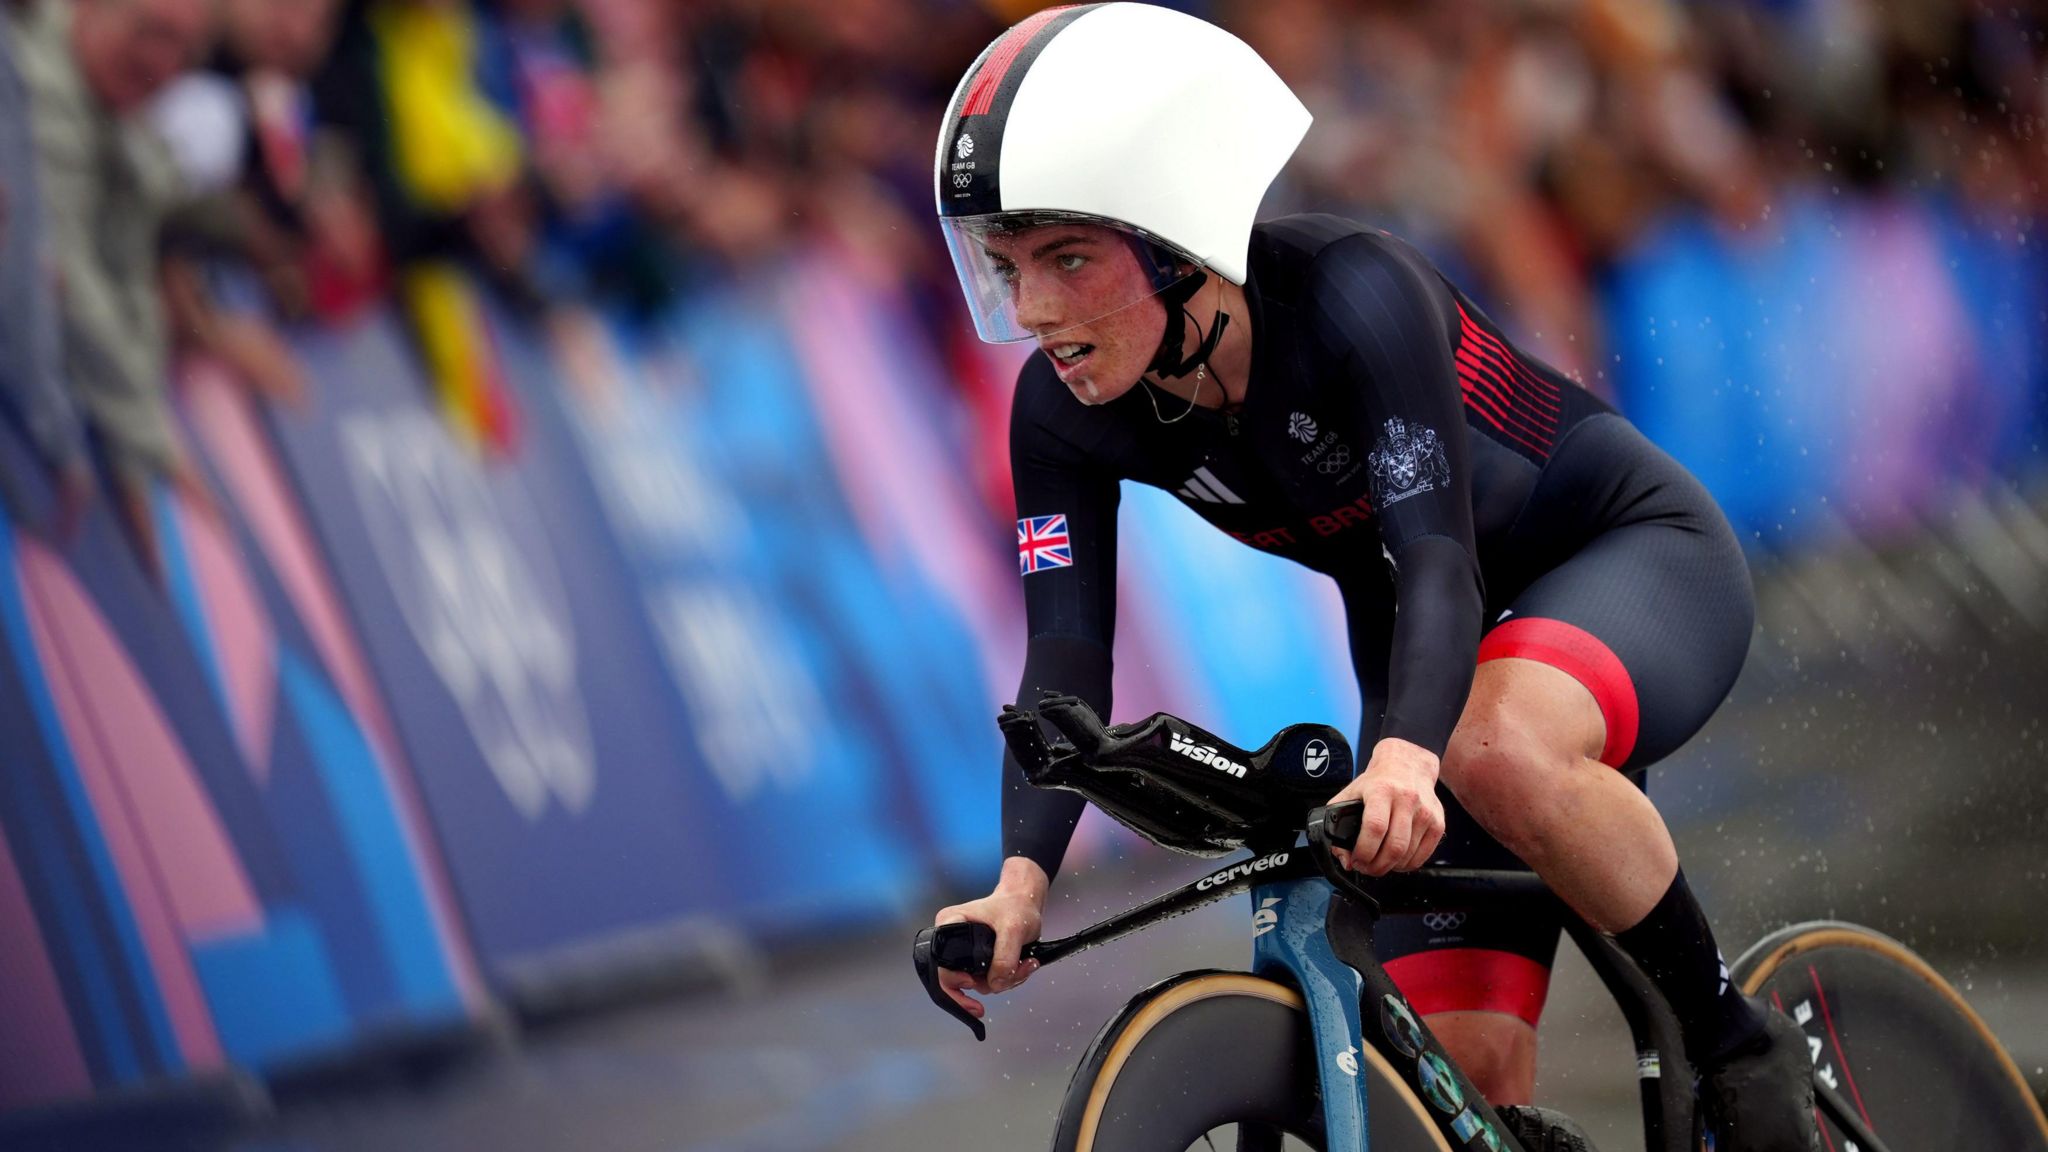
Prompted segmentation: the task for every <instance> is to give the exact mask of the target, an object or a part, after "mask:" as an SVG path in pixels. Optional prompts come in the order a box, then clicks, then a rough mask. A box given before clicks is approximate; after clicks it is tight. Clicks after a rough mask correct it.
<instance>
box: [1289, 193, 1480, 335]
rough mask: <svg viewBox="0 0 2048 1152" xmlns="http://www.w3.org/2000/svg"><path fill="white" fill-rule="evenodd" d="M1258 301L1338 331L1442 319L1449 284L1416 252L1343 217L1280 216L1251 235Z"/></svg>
mask: <svg viewBox="0 0 2048 1152" xmlns="http://www.w3.org/2000/svg"><path fill="white" fill-rule="evenodd" d="M1253 237H1254V239H1253V264H1252V268H1253V276H1254V278H1255V282H1256V283H1257V285H1258V290H1259V295H1260V298H1261V301H1262V303H1264V304H1266V305H1268V306H1271V305H1275V304H1278V305H1283V306H1287V307H1292V308H1293V309H1295V310H1296V311H1297V312H1298V313H1300V314H1301V315H1302V316H1304V317H1307V318H1312V319H1319V320H1321V321H1323V322H1324V323H1326V324H1328V323H1334V324H1338V325H1339V326H1342V327H1354V326H1357V325H1361V324H1400V325H1405V324H1412V323H1417V322H1423V321H1427V322H1430V323H1438V324H1440V323H1441V322H1442V314H1443V312H1444V310H1445V307H1446V306H1447V304H1448V301H1449V298H1450V293H1451V289H1450V286H1449V282H1448V281H1447V280H1445V279H1444V278H1443V275H1442V273H1440V272H1439V271H1438V270H1437V267H1436V265H1435V264H1434V263H1432V262H1431V261H1430V259H1429V258H1428V257H1427V256H1425V255H1423V253H1422V252H1421V250H1419V249H1417V248H1416V247H1415V246H1414V245H1412V244H1410V243H1408V242H1407V241H1406V240H1403V239H1401V238H1400V237H1398V236H1395V235H1394V234H1393V233H1391V232H1388V231H1386V230H1385V229H1382V228H1376V227H1373V226H1372V225H1369V224H1363V223H1360V222H1358V221H1356V220H1352V219H1349V218H1347V217H1343V216H1333V215H1330V214H1328V213H1309V214H1304V215H1298V216H1282V217H1279V218H1277V219H1273V220H1269V221H1266V222H1264V223H1262V224H1260V225H1259V226H1258V227H1257V228H1255V229H1254V230H1253Z"/></svg>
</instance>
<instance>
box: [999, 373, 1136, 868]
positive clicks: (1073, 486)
mask: <svg viewBox="0 0 2048 1152" xmlns="http://www.w3.org/2000/svg"><path fill="white" fill-rule="evenodd" d="M1075 403H1076V402H1075V401H1074V400H1073V398H1072V397H1071V396H1070V395H1068V393H1067V390H1066V387H1065V385H1062V384H1061V383H1059V380H1058V378H1057V377H1056V376H1055V375H1054V374H1053V372H1052V369H1051V366H1050V365H1049V364H1047V363H1046V362H1045V359H1044V357H1043V356H1042V355H1041V356H1034V357H1032V358H1031V359H1030V360H1029V361H1027V362H1026V364H1025V366H1024V370H1023V372H1022V373H1020V375H1019V379H1018V382H1017V395H1016V400H1015V403H1014V404H1013V405H1012V408H1011V413H1010V477H1011V481H1012V484H1013V485H1014V487H1015V490H1016V495H1017V517H1018V520H1019V532H1020V534H1021V533H1022V532H1023V530H1024V529H1023V524H1024V523H1025V522H1027V521H1029V520H1031V519H1034V518H1043V517H1050V516H1064V517H1065V518H1066V522H1065V528H1066V535H1067V546H1068V554H1069V555H1070V556H1071V558H1072V563H1070V564H1065V565H1061V564H1058V563H1057V558H1056V557H1053V556H1046V555H1043V554H1042V555H1041V560H1040V563H1039V564H1038V566H1037V570H1036V571H1032V572H1029V573H1026V574H1025V575H1024V576H1023V581H1024V610H1025V617H1026V621H1027V627H1028V629H1029V636H1030V640H1029V641H1028V643H1027V644H1026V646H1025V652H1024V675H1023V679H1022V682H1021V683H1020V684H1019V685H1018V688H1017V702H1018V703H1019V704H1021V705H1023V706H1024V707H1027V708H1028V707H1031V706H1033V705H1034V704H1035V703H1036V702H1037V701H1038V699H1039V697H1040V696H1041V695H1042V694H1043V693H1045V692H1048V691H1052V692H1061V693H1068V694H1071V695H1075V696H1079V697H1080V698H1081V699H1083V700H1085V701H1087V702H1088V704H1089V706H1090V707H1092V708H1094V709H1095V712H1096V714H1097V715H1099V716H1108V715H1109V706H1110V667H1111V663H1110V644H1111V639H1112V636H1113V635H1114V633H1115V630H1116V510H1117V502H1118V498H1119V493H1118V490H1117V481H1116V478H1115V477H1114V476H1113V475H1110V474H1108V473H1106V472H1103V471H1102V470H1100V469H1099V468H1097V467H1095V466H1093V465H1092V464H1091V463H1090V462H1089V461H1088V459H1087V457H1086V455H1085V453H1083V452H1082V451H1081V450H1080V449H1078V448H1077V447H1075V446H1074V444H1073V443H1072V442H1071V440H1070V439H1069V437H1070V436H1071V435H1072V434H1073V431H1074V428H1075V427H1076V426H1077V425H1078V418H1077V414H1076V412H1075V411H1074V409H1073V408H1072V407H1071V406H1072V405H1074V404H1075ZM1023 550H1024V545H1023V544H1022V543H1021V542H1020V544H1019V553H1020V563H1019V568H1020V569H1021V568H1023V566H1024V565H1023V563H1022V562H1021V553H1022V552H1023ZM1086 803H1087V802H1086V801H1084V800H1082V799H1081V797H1079V796H1077V795H1075V794H1073V793H1071V792H1061V791H1053V790H1047V789H1039V788H1033V787H1032V786H1031V785H1030V784H1028V783H1027V782H1026V781H1025V779H1024V773H1023V770H1022V769H1021V768H1019V767H1018V765H1017V761H1016V758H1015V757H1013V756H1011V755H1009V754H1008V753H1005V754H1004V756H1003V859H1004V870H1005V875H1006V878H1007V876H1008V873H1009V872H1010V871H1011V869H1012V868H1013V867H1014V863H1013V860H1014V858H1015V857H1019V856H1022V857H1025V858H1027V859H1029V860H1031V861H1032V862H1033V863H1035V864H1037V865H1038V867H1039V868H1041V869H1043V870H1044V873H1045V876H1046V878H1047V879H1048V880H1050V879H1051V877H1052V876H1054V875H1055V874H1056V873H1058V871H1059V866H1060V860H1061V858H1062V857H1064V856H1065V855H1066V851H1067V843H1068V841H1070V840H1071V839H1073V835H1074V824H1075V822H1076V821H1077V820H1079V819H1080V816H1081V810H1082V808H1083V807H1085V806H1086Z"/></svg>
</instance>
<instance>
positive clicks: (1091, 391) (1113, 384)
mask: <svg viewBox="0 0 2048 1152" xmlns="http://www.w3.org/2000/svg"><path fill="white" fill-rule="evenodd" d="M984 243H985V246H986V248H987V250H988V256H989V259H990V261H991V262H993V263H994V265H995V267H996V269H997V270H998V271H999V272H1000V273H1001V274H1002V276H1003V278H1004V279H1005V280H1006V281H1008V282H1009V285H1010V293H1011V297H1012V300H1013V301H1014V303H1015V306H1016V312H1017V323H1018V324H1019V325H1021V326H1022V327H1024V328H1025V329H1027V330H1029V331H1031V332H1032V333H1034V334H1035V335H1037V337H1038V346H1039V347H1040V348H1041V349H1043V350H1044V351H1045V354H1046V356H1047V358H1048V359H1050V360H1051V361H1052V366H1053V369H1054V370H1055V371H1057V372H1058V373H1059V377H1060V380H1061V382H1063V383H1064V384H1066V386H1067V388H1068V389H1069V390H1071V391H1072V392H1073V393H1074V395H1075V396H1076V397H1077V398H1079V399H1080V401H1081V402H1082V403H1084V404H1107V403H1108V402H1110V401H1111V400H1114V399H1116V398H1117V397H1119V396H1121V395H1123V394H1124V393H1125V392H1128V391H1130V390H1131V388H1132V387H1133V386H1134V385H1136V384H1137V382H1138V377H1139V376H1141V375H1143V374H1144V372H1145V368H1146V365H1148V364H1150V363H1151V361H1152V354H1153V353H1154V352H1156V351H1157V350H1158V348H1159V341H1160V338H1161V337H1162V336H1163V335H1164V334H1165V331H1166V309H1165V306H1164V305H1162V304H1161V303H1160V302H1159V299H1158V297H1157V295H1156V294H1155V290H1154V289H1153V287H1152V282H1151V280H1150V279H1149V278H1148V277H1147V276H1146V274H1145V270H1144V269H1143V268H1142V267H1141V266H1140V265H1139V263H1138V256H1137V253H1136V252H1134V251H1132V249H1131V245H1130V242H1129V241H1128V240H1127V239H1126V238H1125V237H1124V235H1123V234H1122V233H1120V232H1117V231H1116V230H1114V229H1111V228H1105V227H1102V226H1101V225H1098V224H1052V225H1047V226H1045V227H1040V228H1030V229H1025V230H1022V231H1018V232H1011V233H1005V234H1001V235H995V236H990V237H988V238H987V239H986V241H985V242H984Z"/></svg>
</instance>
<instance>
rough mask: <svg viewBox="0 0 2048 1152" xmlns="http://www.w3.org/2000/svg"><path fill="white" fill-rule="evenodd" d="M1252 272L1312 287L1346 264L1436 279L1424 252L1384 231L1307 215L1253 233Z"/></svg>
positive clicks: (1263, 224)
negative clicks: (1392, 268) (1382, 267)
mask: <svg viewBox="0 0 2048 1152" xmlns="http://www.w3.org/2000/svg"><path fill="white" fill-rule="evenodd" d="M1252 249H1253V255H1252V260H1253V270H1254V273H1255V274H1257V273H1258V272H1261V271H1263V272H1265V273H1267V274H1268V275H1269V276H1271V277H1273V278H1275V279H1277V280H1280V281H1282V282H1287V281H1294V282H1304V283H1305V282H1312V280H1313V278H1315V277H1316V276H1318V275H1327V274H1328V273H1329V272H1330V271H1331V270H1332V269H1333V268H1336V267H1341V266H1343V265H1346V264H1363V265H1371V264H1398V265H1401V266H1404V267H1407V268H1409V269H1411V270H1413V271H1415V272H1418V273H1427V274H1429V275H1431V276H1435V275H1437V270H1436V266H1435V264H1434V263H1432V262H1431V261H1430V259H1429V258H1428V257H1427V256H1425V255H1423V253H1422V251H1421V250H1420V249H1418V248H1416V247H1415V245H1413V244H1410V243H1409V242H1408V241H1406V240H1404V239H1402V238H1401V237H1399V236H1396V235H1395V234H1393V233H1392V232H1389V231H1387V230H1386V229H1384V228H1379V227H1376V226H1374V225H1371V224H1366V223H1362V222H1360V221H1357V220H1353V219H1351V218H1350V217H1348V216H1336V215H1332V214H1331V213H1328V212H1305V213H1301V214H1298V215H1293V216H1279V217H1275V218H1273V219H1271V220H1266V221H1263V222H1261V223H1260V224H1258V225H1257V226H1256V227H1254V228H1253V229H1252Z"/></svg>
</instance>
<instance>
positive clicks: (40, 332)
mask: <svg viewBox="0 0 2048 1152" xmlns="http://www.w3.org/2000/svg"><path fill="white" fill-rule="evenodd" d="M32 132H33V130H32V128H31V126H30V124H29V107H28V93H27V90H26V89H25V88H24V87H23V85H22V80H21V74H20V72H18V71H17V70H16V69H15V66H14V46H13V33H12V31H11V29H10V27H9V25H8V22H6V21H4V20H0V401H4V403H5V407H6V412H7V416H8V418H9V419H11V420H12V421H14V423H15V425H16V426H17V427H18V428H19V429H20V430H21V432H22V434H23V435H24V436H26V437H27V439H28V442H29V446H30V447H32V448H33V449H35V452H36V456H37V457H38V458H39V459H40V460H41V462H42V464H43V467H44V468H46V469H48V470H49V473H50V476H51V480H52V487H53V488H54V490H55V492H56V494H57V499H56V507H55V509H54V512H55V525H54V526H55V528H56V529H57V531H58V533H59V534H60V535H68V534H69V533H70V531H71V528H72V526H73V525H74V523H75V521H76V519H77V517H78V514H79V512H80V511H81V510H82V509H83V507H84V505H85V502H86V501H87V500H88V499H90V498H91V494H92V488H93V482H92V469H91V466H90V464H89V463H88V462H87V460H86V454H85V429H84V426H83V424H82V423H81V421H80V419H79V414H78V409H77V406H76V405H74V404H73V403H72V400H71V392H70V389H68V388H67V387H65V384H64V365H63V361H62V358H61V353H60V346H59V336H58V320H57V308H56V297H55V295H54V294H53V293H52V292H51V288H52V287H53V285H52V283H51V277H50V275H49V270H48V269H47V268H46V267H45V263H44V259H43V248H42V244H43V229H42V215H43V209H42V204H41V202H40V192H39V190H38V185H37V182H36V153H35V141H34V137H33V134H32Z"/></svg>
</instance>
